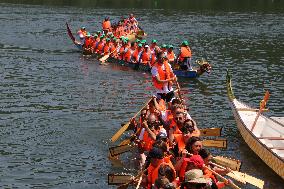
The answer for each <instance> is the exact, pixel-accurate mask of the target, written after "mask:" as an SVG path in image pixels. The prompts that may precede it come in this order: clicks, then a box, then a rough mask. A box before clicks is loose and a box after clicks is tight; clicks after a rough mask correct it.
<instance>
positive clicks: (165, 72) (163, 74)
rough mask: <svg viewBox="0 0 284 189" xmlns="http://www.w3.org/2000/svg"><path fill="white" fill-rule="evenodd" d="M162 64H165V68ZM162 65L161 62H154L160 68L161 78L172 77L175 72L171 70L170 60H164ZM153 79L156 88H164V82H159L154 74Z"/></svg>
mask: <svg viewBox="0 0 284 189" xmlns="http://www.w3.org/2000/svg"><path fill="white" fill-rule="evenodd" d="M162 65H164V68H165V70H163V69H162ZM162 65H161V64H159V63H156V64H154V66H155V67H156V68H157V69H158V74H159V77H160V80H166V79H168V78H172V77H173V76H174V74H173V72H172V71H171V69H170V66H169V64H168V62H167V61H164V62H163V64H162ZM152 81H153V84H154V87H155V88H156V89H159V90H163V87H164V83H160V82H158V81H157V79H156V77H153V76H152Z"/></svg>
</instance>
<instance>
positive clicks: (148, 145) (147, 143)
mask: <svg viewBox="0 0 284 189" xmlns="http://www.w3.org/2000/svg"><path fill="white" fill-rule="evenodd" d="M154 142H155V141H154V140H153V139H152V138H151V137H150V136H149V134H148V132H147V131H146V130H145V131H144V135H143V140H142V141H141V147H142V149H143V150H144V151H150V150H151V149H152V147H153V144H154Z"/></svg>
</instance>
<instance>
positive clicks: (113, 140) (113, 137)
mask: <svg viewBox="0 0 284 189" xmlns="http://www.w3.org/2000/svg"><path fill="white" fill-rule="evenodd" d="M129 124H130V123H129V122H128V123H127V124H125V125H124V126H123V127H121V128H120V129H119V130H118V131H117V132H116V133H115V134H114V135H113V136H112V137H111V142H115V141H117V139H119V137H120V136H121V135H122V134H123V133H124V131H126V130H127V128H128V127H129Z"/></svg>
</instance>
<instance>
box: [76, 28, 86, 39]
mask: <svg viewBox="0 0 284 189" xmlns="http://www.w3.org/2000/svg"><path fill="white" fill-rule="evenodd" d="M77 34H78V35H79V37H80V39H81V38H85V37H86V35H87V31H86V27H84V26H82V27H81V28H80V30H79V31H78V32H77Z"/></svg>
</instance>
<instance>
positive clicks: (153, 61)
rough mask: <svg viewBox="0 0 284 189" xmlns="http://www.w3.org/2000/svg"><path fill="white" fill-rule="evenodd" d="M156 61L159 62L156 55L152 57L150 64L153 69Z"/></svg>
mask: <svg viewBox="0 0 284 189" xmlns="http://www.w3.org/2000/svg"><path fill="white" fill-rule="evenodd" d="M156 60H157V57H156V55H155V53H154V54H152V55H151V62H150V65H151V67H153V66H154V64H155V62H156Z"/></svg>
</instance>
